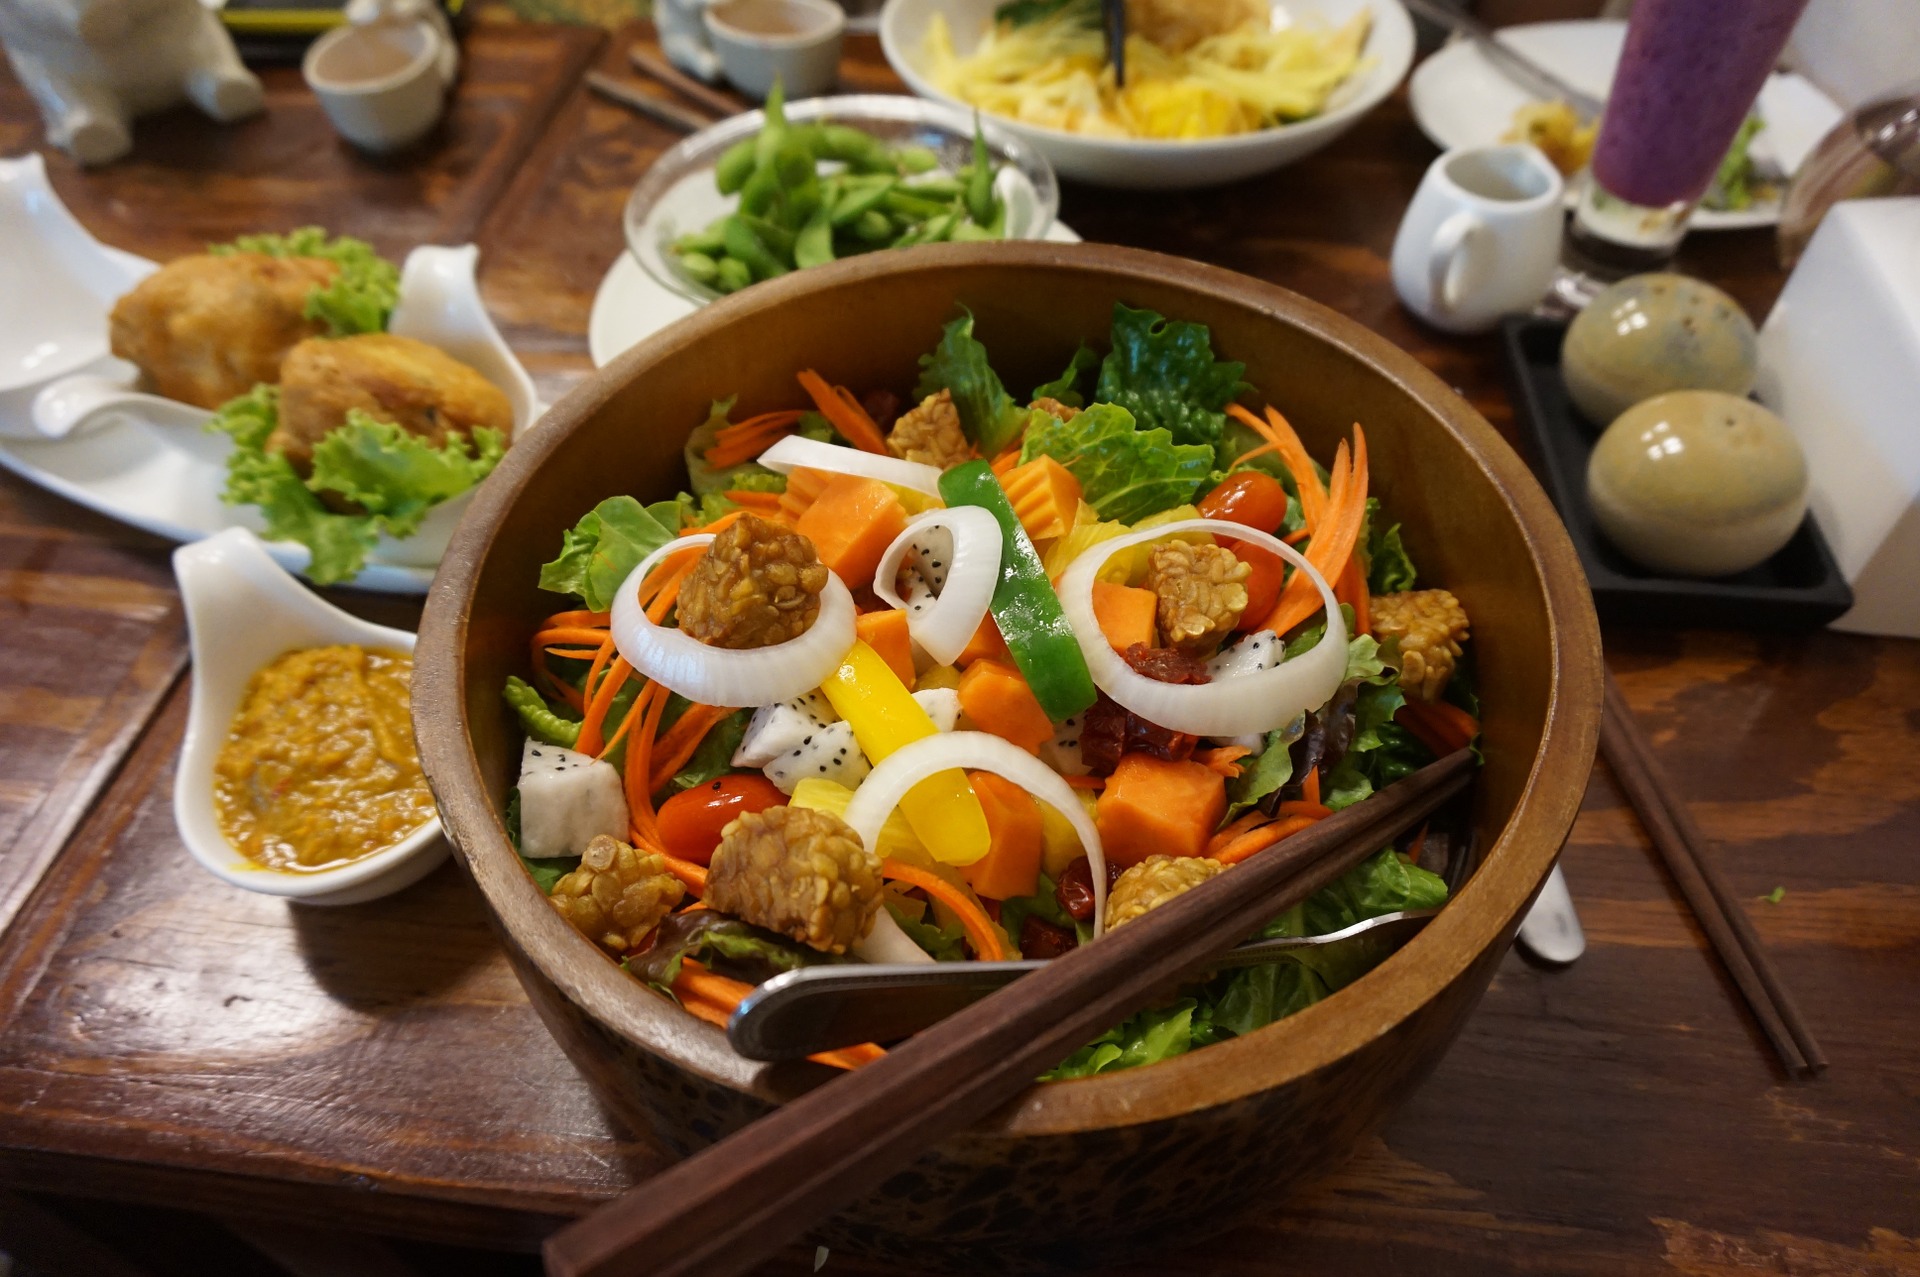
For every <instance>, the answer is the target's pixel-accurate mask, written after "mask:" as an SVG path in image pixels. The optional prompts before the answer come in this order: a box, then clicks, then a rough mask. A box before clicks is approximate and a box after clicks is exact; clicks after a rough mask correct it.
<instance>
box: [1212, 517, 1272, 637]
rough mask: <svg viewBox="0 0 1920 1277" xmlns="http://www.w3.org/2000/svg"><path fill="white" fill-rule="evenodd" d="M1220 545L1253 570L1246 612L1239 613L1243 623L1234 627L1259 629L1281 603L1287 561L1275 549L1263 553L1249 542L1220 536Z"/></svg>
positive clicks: (1250, 575)
mask: <svg viewBox="0 0 1920 1277" xmlns="http://www.w3.org/2000/svg"><path fill="white" fill-rule="evenodd" d="M1220 544H1221V545H1224V546H1226V547H1227V549H1229V550H1232V551H1233V553H1234V555H1235V557H1237V558H1238V559H1239V560H1240V561H1241V562H1242V563H1244V564H1246V565H1247V566H1248V567H1250V568H1252V569H1253V571H1251V572H1249V573H1248V574H1247V610H1246V611H1244V612H1242V613H1241V614H1240V624H1239V625H1238V626H1236V627H1235V628H1236V629H1242V630H1257V629H1259V628H1260V626H1261V623H1262V622H1264V621H1265V620H1266V619H1267V618H1268V617H1269V616H1271V615H1273V605H1274V604H1276V603H1278V602H1279V601H1280V587H1281V586H1282V585H1283V584H1284V583H1285V581H1286V575H1287V565H1286V561H1285V560H1283V559H1282V558H1281V557H1280V556H1279V555H1277V554H1275V553H1274V552H1273V551H1272V550H1263V549H1261V548H1260V547H1259V546H1257V545H1254V544H1252V543H1251V542H1248V541H1233V540H1229V539H1228V538H1226V537H1221V538H1220Z"/></svg>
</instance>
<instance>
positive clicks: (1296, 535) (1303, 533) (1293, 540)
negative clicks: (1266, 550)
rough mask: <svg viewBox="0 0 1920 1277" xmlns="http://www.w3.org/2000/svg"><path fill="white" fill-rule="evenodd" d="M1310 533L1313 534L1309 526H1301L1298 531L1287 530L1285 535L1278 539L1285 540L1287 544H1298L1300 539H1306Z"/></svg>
mask: <svg viewBox="0 0 1920 1277" xmlns="http://www.w3.org/2000/svg"><path fill="white" fill-rule="evenodd" d="M1312 535H1313V530H1312V529H1311V528H1301V529H1300V530H1299V531H1298V532H1289V533H1287V535H1285V536H1283V537H1281V538H1280V539H1281V540H1282V541H1285V542H1286V543H1287V544H1288V545H1299V544H1300V543H1301V542H1302V541H1304V540H1306V539H1307V538H1308V537H1310V536H1312Z"/></svg>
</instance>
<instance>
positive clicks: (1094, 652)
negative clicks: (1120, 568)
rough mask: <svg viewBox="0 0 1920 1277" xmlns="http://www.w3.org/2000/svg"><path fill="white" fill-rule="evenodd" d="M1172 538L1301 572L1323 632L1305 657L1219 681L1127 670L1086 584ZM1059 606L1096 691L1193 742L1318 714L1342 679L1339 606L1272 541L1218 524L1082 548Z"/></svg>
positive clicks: (1295, 557)
mask: <svg viewBox="0 0 1920 1277" xmlns="http://www.w3.org/2000/svg"><path fill="white" fill-rule="evenodd" d="M1176 532H1211V533H1213V534H1215V535H1216V536H1223V537H1230V538H1232V539H1233V540H1235V541H1251V542H1253V543H1254V544H1255V545H1258V546H1260V547H1261V548H1263V549H1267V550H1272V551H1273V552H1275V553H1276V554H1278V555H1279V556H1280V557H1281V558H1283V559H1286V560H1287V561H1288V562H1290V563H1292V564H1293V565H1294V567H1296V568H1298V569H1299V570H1300V571H1302V572H1305V573H1306V574H1307V576H1308V579H1310V580H1311V581H1312V582H1313V584H1314V588H1316V589H1318V590H1319V591H1320V598H1321V600H1322V601H1323V602H1324V603H1325V604H1326V607H1327V632H1326V633H1325V634H1324V635H1322V636H1321V639H1320V641H1319V642H1318V643H1315V644H1314V645H1313V646H1312V647H1311V648H1309V649H1308V650H1307V651H1305V652H1303V653H1301V654H1300V655H1299V656H1296V657H1294V658H1293V659H1292V660H1290V661H1282V662H1281V663H1280V664H1278V665H1276V666H1274V667H1273V668H1272V669H1266V670H1260V671H1259V672H1257V673H1253V674H1243V675H1239V676H1237V677H1235V678H1228V679H1222V680H1220V681H1219V682H1213V683H1202V684H1199V685H1197V686H1182V685H1177V684H1173V683H1162V682H1159V681H1157V680H1155V679H1151V678H1148V677H1147V676H1146V675H1144V674H1140V673H1137V672H1135V670H1134V668H1133V667H1132V666H1131V665H1128V664H1127V662H1126V661H1125V659H1123V658H1122V657H1121V656H1120V654H1119V653H1117V652H1115V651H1114V650H1113V646H1112V645H1111V644H1110V643H1108V642H1107V637H1106V635H1105V634H1103V633H1101V631H1100V622H1099V621H1098V619H1096V618H1095V616H1094V612H1093V583H1094V578H1095V576H1096V575H1097V574H1098V573H1099V571H1100V569H1101V567H1102V566H1104V565H1105V564H1106V561H1107V560H1108V559H1110V558H1112V557H1113V556H1114V555H1115V554H1116V553H1118V552H1119V551H1121V550H1124V549H1127V548H1128V547H1129V546H1135V545H1140V544H1141V543H1143V542H1146V541H1158V540H1161V539H1162V538H1164V537H1167V536H1170V535H1172V534H1173V533H1176ZM1060 606H1061V607H1062V608H1063V609H1065V611H1066V614H1067V623H1068V624H1069V625H1071V626H1073V633H1074V637H1075V638H1077V639H1079V640H1080V652H1081V655H1083V656H1084V657H1086V661H1087V669H1088V671H1089V672H1091V673H1092V675H1093V681H1094V682H1095V683H1096V684H1098V685H1099V687H1100V690H1101V691H1103V692H1105V693H1106V694H1107V695H1108V696H1111V697H1112V698H1113V699H1114V700H1115V701H1117V702H1119V704H1120V705H1122V706H1123V707H1125V708H1127V709H1130V710H1132V711H1133V712H1134V713H1136V714H1138V715H1140V717H1142V718H1144V719H1147V720H1148V721H1149V722H1153V723H1157V724H1159V725H1160V726H1162V727H1170V728H1172V729H1173V730H1174V731H1176V732H1187V733H1189V734H1191V735H1194V736H1241V735H1245V734H1247V733H1250V732H1265V731H1270V730H1272V729H1273V728H1275V727H1279V726H1281V725H1282V724H1285V723H1290V722H1292V721H1293V718H1294V716H1295V715H1296V714H1301V713H1304V712H1305V711H1307V710H1310V709H1318V708H1320V707H1321V706H1322V705H1325V704H1326V703H1327V702H1328V701H1329V700H1331V699H1332V698H1333V694H1334V693H1335V692H1337V691H1339V690H1340V681H1341V680H1342V679H1344V678H1345V677H1346V674H1347V625H1346V619H1345V618H1344V617H1342V616H1341V615H1340V605H1339V604H1338V603H1337V602H1335V601H1334V597H1333V591H1332V590H1330V589H1328V588H1327V582H1326V579H1325V578H1324V577H1322V576H1321V575H1320V573H1319V572H1317V571H1315V570H1314V567H1313V565H1312V564H1311V563H1308V562H1307V558H1306V556H1305V555H1304V554H1301V553H1300V552H1299V551H1298V550H1296V549H1294V548H1293V547H1292V546H1290V545H1288V544H1287V543H1286V542H1284V541H1282V540H1281V539H1280V538H1279V537H1276V536H1272V535H1270V534H1268V533H1265V532H1261V531H1259V530H1257V529H1255V528H1249V527H1243V526H1242V525H1240V524H1238V523H1229V522H1228V521H1227V520H1225V519H1181V520H1179V521H1178V522H1175V523H1163V524H1161V525H1160V526H1158V527H1155V528H1147V529H1145V530H1143V531H1139V532H1130V533H1128V534H1126V535H1125V536H1117V537H1115V538H1113V539H1112V540H1111V541H1102V542H1100V543H1099V544H1098V545H1095V546H1093V547H1092V548H1091V549H1089V550H1087V551H1086V552H1085V553H1084V554H1082V555H1080V557H1079V558H1077V559H1075V560H1074V561H1073V563H1072V564H1071V565H1070V566H1069V567H1068V568H1067V570H1066V573H1065V574H1064V575H1063V576H1062V577H1061V578H1060Z"/></svg>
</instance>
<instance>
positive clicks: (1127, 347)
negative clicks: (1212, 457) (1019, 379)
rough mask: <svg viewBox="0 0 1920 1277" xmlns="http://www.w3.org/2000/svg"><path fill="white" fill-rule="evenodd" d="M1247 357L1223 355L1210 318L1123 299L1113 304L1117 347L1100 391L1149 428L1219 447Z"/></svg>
mask: <svg viewBox="0 0 1920 1277" xmlns="http://www.w3.org/2000/svg"><path fill="white" fill-rule="evenodd" d="M1246 370H1247V366H1246V365H1245V364H1239V363H1228V362H1220V361H1216V360H1215V359H1214V357H1213V341H1212V334H1211V333H1209V332H1208V331H1207V326H1206V325H1205V324H1193V323H1186V322H1183V321H1180V320H1169V319H1166V318H1165V317H1163V316H1161V315H1158V314H1155V313H1154V312H1153V311H1150V310H1134V309H1133V308H1132V307H1130V306H1127V305H1125V304H1124V303H1121V302H1115V303H1114V307H1113V349H1112V350H1111V351H1110V352H1109V353H1108V355H1107V358H1106V360H1105V362H1103V363H1102V364H1101V365H1100V387H1099V393H1098V396H1097V398H1098V399H1099V400H1100V402H1102V403H1113V404H1119V405H1120V406H1121V407H1122V408H1125V409H1127V411H1129V412H1131V413H1132V414H1133V416H1134V418H1135V420H1137V421H1138V422H1139V423H1140V425H1141V427H1142V428H1143V429H1146V430H1154V429H1164V430H1166V431H1168V432H1169V433H1171V434H1172V435H1173V440H1174V442H1175V443H1182V444H1205V445H1206V446H1207V448H1208V450H1209V451H1211V450H1212V449H1213V447H1214V445H1216V444H1217V443H1219V442H1220V438H1221V435H1222V433H1223V431H1224V430H1225V427H1226V420H1227V419H1226V415H1225V413H1224V411H1223V410H1224V409H1225V408H1226V406H1227V405H1228V404H1230V403H1232V402H1233V397H1234V396H1235V395H1236V394H1238V393H1239V392H1240V384H1241V383H1240V374H1242V373H1244V372H1245V371H1246Z"/></svg>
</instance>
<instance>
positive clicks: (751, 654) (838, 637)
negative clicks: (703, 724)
mask: <svg viewBox="0 0 1920 1277" xmlns="http://www.w3.org/2000/svg"><path fill="white" fill-rule="evenodd" d="M712 540H713V533H711V532H703V533H700V534H698V535H696V536H687V537H681V538H680V539H679V540H677V541H669V542H667V544H665V545H663V546H661V547H660V548H659V549H658V550H655V551H654V552H653V553H652V554H649V555H648V556H647V557H646V558H644V559H642V560H640V566H639V567H637V568H635V569H634V570H633V571H632V572H631V573H629V574H628V576H627V579H626V581H625V582H624V583H623V584H622V585H621V586H620V589H619V592H618V593H616V594H615V595H614V596H613V625H612V629H613V646H614V647H615V649H617V650H618V651H619V653H620V655H621V656H623V657H625V658H626V661H627V664H629V665H631V666H633V668H634V669H636V670H638V671H639V672H640V673H641V674H644V675H645V676H646V677H648V678H650V679H652V680H653V681H654V682H656V683H658V684H660V685H661V686H662V687H664V688H666V689H667V690H668V691H671V692H678V693H680V695H682V696H684V697H686V698H687V699H688V700H690V701H695V702H697V703H699V704H701V705H726V706H747V705H772V704H774V703H775V702H778V701H786V700H792V699H793V698H794V697H796V696H804V695H806V694H807V693H808V692H811V691H812V690H813V689H814V688H816V687H818V686H820V684H821V682H822V681H824V680H825V679H826V677H827V676H828V675H829V674H831V673H833V672H834V671H835V670H837V669H839V668H840V662H841V661H842V660H843V659H844V658H845V657H846V654H847V652H848V651H849V650H850V649H851V648H852V647H853V640H854V628H853V618H854V608H853V595H851V594H849V593H848V592H847V587H846V584H845V583H844V582H842V581H841V580H840V578H839V577H838V576H836V575H834V574H833V573H832V572H828V573H827V585H826V588H825V589H824V590H822V591H820V615H819V616H817V617H815V618H814V622H813V624H812V625H811V626H809V627H808V629H807V632H806V633H805V634H802V635H800V636H799V637H798V638H790V639H788V640H787V641H786V642H784V643H775V644H773V645H772V646H771V647H749V648H740V649H734V648H726V647H709V646H707V645H706V644H705V643H702V642H701V641H700V640H698V639H696V638H694V637H693V636H692V635H690V634H685V633H682V632H681V631H680V630H677V629H669V628H668V627H666V626H664V625H655V624H654V623H653V621H652V620H650V619H649V618H648V616H647V612H646V609H645V608H643V607H641V606H640V585H641V583H642V582H644V581H645V580H646V579H647V573H649V572H651V571H652V570H653V569H654V566H655V565H656V564H658V563H659V562H660V561H661V560H662V559H664V558H666V557H667V556H668V555H670V554H673V553H674V552H676V551H678V550H685V549H688V548H689V547H692V546H697V545H706V544H708V543H709V542H711V541H712Z"/></svg>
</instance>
